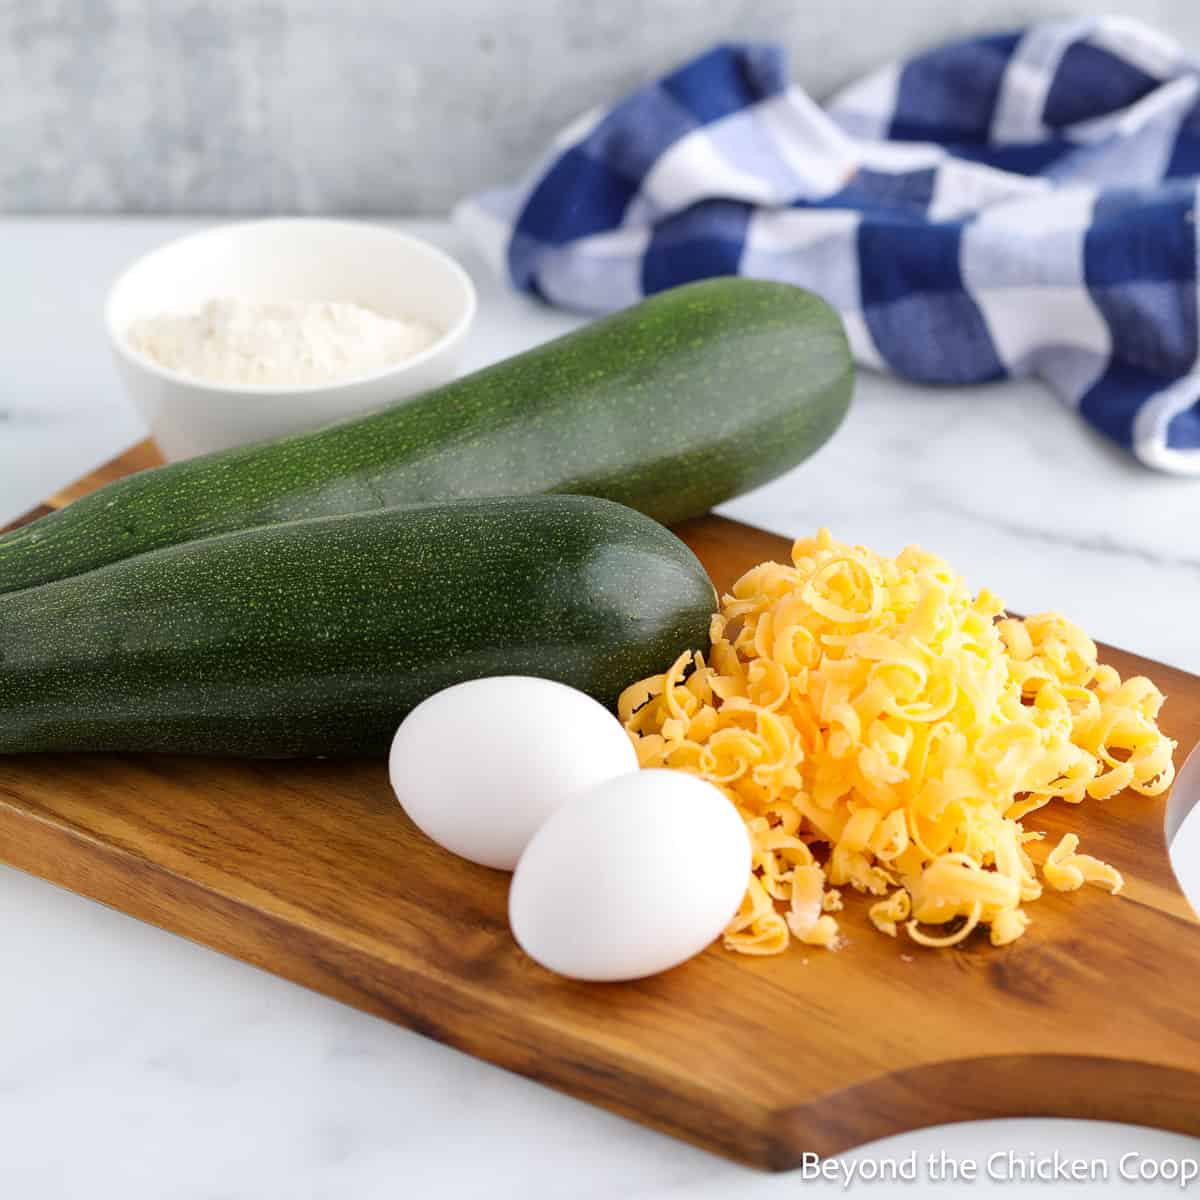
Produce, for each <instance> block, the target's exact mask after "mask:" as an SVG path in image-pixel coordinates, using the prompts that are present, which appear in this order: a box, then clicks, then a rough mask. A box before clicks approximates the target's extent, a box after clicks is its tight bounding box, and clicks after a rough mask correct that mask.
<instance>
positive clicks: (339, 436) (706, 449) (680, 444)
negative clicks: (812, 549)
mask: <svg viewBox="0 0 1200 1200" xmlns="http://www.w3.org/2000/svg"><path fill="white" fill-rule="evenodd" d="M852 371H853V368H852V365H851V361H850V355H849V352H848V350H847V345H846V338H845V334H844V332H843V330H842V325H841V321H840V320H839V318H838V316H837V313H836V312H834V310H833V309H832V308H830V307H829V305H828V304H826V303H825V302H824V301H823V300H821V299H820V298H819V297H817V296H814V295H813V294H812V293H810V292H806V291H803V290H801V289H800V288H796V287H791V286H790V285H788V284H783V283H769V282H765V281H761V280H750V279H739V278H726V279H713V280H707V281H704V282H701V283H694V284H689V285H687V286H685V287H680V288H676V289H674V290H672V291H669V292H663V293H661V294H659V295H657V296H654V297H652V298H651V299H648V300H645V301H643V302H642V303H641V304H637V305H635V306H634V307H632V308H629V309H626V310H625V311H623V312H620V313H617V314H615V315H614V316H611V317H607V318H605V319H603V320H600V321H596V322H595V323H593V324H591V325H588V326H586V327H585V328H583V329H581V330H579V331H577V332H575V333H572V334H568V335H567V336H566V337H564V338H560V339H558V340H557V341H554V342H550V343H548V344H547V345H544V346H541V347H539V348H537V349H534V350H530V351H528V352H527V353H525V354H519V355H517V356H516V357H514V358H510V359H508V360H506V361H504V362H501V363H498V364H496V365H495V366H492V367H488V368H487V369H486V370H483V371H479V372H477V373H476V374H474V375H470V376H467V377H465V378H463V379H460V380H458V381H456V382H454V383H451V384H449V385H447V386H445V387H441V388H437V389H435V390H434V391H431V392H427V393H425V394H424V395H423V396H420V397H418V398H416V399H415V400H411V401H408V402H406V403H404V404H401V405H398V406H396V407H393V408H388V409H385V410H383V411H381V412H378V413H374V414H372V415H370V416H367V417H363V418H357V419H355V420H352V421H348V422H342V423H339V424H337V425H333V426H329V427H327V428H325V429H323V430H318V431H316V432H313V433H307V434H300V435H293V436H290V437H286V438H282V439H279V440H276V441H271V442H263V443H259V444H257V445H254V446H246V447H239V448H237V449H234V450H228V451H223V452H221V453H218V454H213V455H209V456H206V457H204V458H199V459H193V460H191V461H189V462H182V463H175V464H172V465H170V466H166V467H159V468H156V469H154V470H151V471H145V472H142V473H140V474H138V475H133V476H130V477H129V478H126V479H122V480H119V481H118V482H116V483H113V484H110V485H109V486H108V487H105V488H102V489H100V490H99V491H98V492H94V493H93V494H92V495H90V496H87V497H85V498H83V499H81V500H77V501H76V502H75V503H74V504H72V505H70V506H69V507H67V508H66V509H64V510H63V511H62V512H59V513H54V514H51V515H49V516H46V517H43V518H42V519H41V520H39V521H35V522H34V523H32V524H30V525H27V526H25V527H24V528H22V529H18V530H15V531H14V532H12V533H10V534H7V535H5V536H2V537H0V592H8V591H16V590H18V589H20V588H25V587H31V586H34V585H36V584H40V583H45V582H47V581H49V580H53V579H62V578H66V577H68V576H71V575H78V574H80V573H81V572H84V571H88V570H91V569H93V568H95V567H99V566H103V565H104V564H106V563H110V562H115V561H117V560H119V559H123V558H127V557H129V556H131V555H134V554H140V553H144V552H146V551H149V550H156V549H158V548H160V547H163V546H168V545H174V544H177V543H180V542H186V541H191V540H194V539H196V538H202V537H209V536H212V535H214V534H219V533H226V532H229V531H231V530H235V529H246V528H250V527H252V526H255V525H264V524H273V523H277V522H282V521H292V520H297V519H303V518H308V517H317V516H328V515H331V514H334V513H347V512H360V511H365V510H369V509H376V508H383V507H389V506H392V505H397V504H410V503H421V502H425V501H428V500H441V499H451V498H455V497H473V496H501V495H533V494H537V493H549V492H572V493H579V494H583V495H591V496H601V497H605V498H607V499H610V500H616V501H619V502H621V503H623V504H627V505H629V506H630V507H632V508H636V509H638V510H639V511H641V512H643V513H646V514H647V515H649V516H652V517H654V518H656V519H657V520H659V521H662V522H664V523H666V524H673V523H674V522H677V521H680V520H683V519H684V518H686V517H692V516H696V515H698V514H700V513H703V512H707V511H708V509H709V508H711V507H712V506H713V505H715V504H719V503H720V502H721V501H723V500H728V499H729V498H730V497H732V496H736V495H738V494H740V493H741V492H745V491H748V490H749V489H751V488H753V487H756V486H758V485H759V484H761V483H765V482H766V481H767V480H769V479H772V478H774V477H775V476H776V475H779V474H781V473H782V472H784V471H786V470H788V469H789V468H791V467H793V466H795V465H796V464H797V463H798V462H800V461H801V460H802V459H804V458H807V457H808V456H809V455H810V454H811V453H812V452H813V451H814V450H816V449H817V448H818V447H820V446H821V445H822V444H823V443H824V442H825V441H826V440H827V439H828V438H829V437H830V435H831V434H832V433H833V431H834V430H835V429H836V428H837V426H838V424H839V422H840V421H841V419H842V416H843V414H844V413H845V411H846V406H847V404H848V402H849V396H850V390H851V384H852Z"/></svg>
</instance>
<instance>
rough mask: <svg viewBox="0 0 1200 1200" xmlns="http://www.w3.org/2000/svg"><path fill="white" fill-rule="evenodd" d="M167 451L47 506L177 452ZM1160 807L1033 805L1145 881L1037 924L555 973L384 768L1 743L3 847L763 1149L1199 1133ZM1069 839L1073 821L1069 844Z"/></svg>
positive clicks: (519, 1060)
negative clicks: (630, 970)
mask: <svg viewBox="0 0 1200 1200" xmlns="http://www.w3.org/2000/svg"><path fill="white" fill-rule="evenodd" d="M154 461H155V456H154V451H153V448H152V447H149V446H146V445H143V446H141V447H137V448H135V450H134V451H132V452H131V453H130V454H128V455H126V456H124V457H123V458H122V459H120V460H118V461H117V462H116V463H115V464H112V465H110V467H108V468H106V469H105V470H104V471H102V472H100V473H98V474H97V475H96V476H95V477H93V478H92V479H89V480H87V481H84V482H83V483H81V484H80V485H79V486H78V487H76V488H73V489H70V490H69V491H68V492H67V493H64V494H63V495H62V496H59V497H55V498H53V499H52V500H50V501H49V502H48V505H49V506H50V507H57V506H59V505H61V504H62V503H65V502H66V501H67V500H68V499H70V498H71V497H73V496H75V495H79V494H81V493H82V492H84V491H86V490H88V488H89V487H90V486H95V485H96V484H97V483H99V482H102V481H103V480H106V479H110V478H113V477H115V476H116V475H120V474H123V473H126V472H128V471H129V470H134V469H139V468H141V467H144V466H149V465H152V463H153V462H154ZM680 533H681V534H682V535H683V537H684V538H685V540H687V541H688V542H689V544H690V545H691V546H692V547H693V548H694V549H695V550H696V552H697V553H698V554H699V556H700V558H701V559H702V560H703V561H704V563H705V564H706V565H707V567H708V569H709V570H710V572H711V573H712V575H713V578H714V581H715V582H716V583H717V585H718V587H722V588H723V587H725V586H727V585H728V584H729V583H730V582H731V581H732V579H733V578H735V577H736V575H737V574H739V573H740V572H741V571H742V570H744V569H745V568H746V567H748V566H750V565H751V564H753V563H755V562H758V561H761V560H763V559H766V558H771V557H779V556H781V555H785V554H786V553H787V549H788V547H787V543H786V542H785V541H784V540H783V539H781V538H778V537H775V536H774V535H772V534H768V533H765V532H763V531H762V530H756V529H751V528H748V527H746V526H742V525H738V524H735V523H733V522H730V521H726V520H721V519H719V518H713V517H710V518H705V519H703V520H699V521H694V522H690V523H689V524H688V525H686V526H684V527H683V528H681V530H680ZM1103 654H1104V657H1105V658H1106V660H1108V661H1110V662H1112V663H1113V664H1114V665H1115V666H1116V667H1117V668H1118V669H1119V670H1120V671H1121V672H1122V673H1123V674H1127V673H1138V672H1141V673H1145V674H1149V675H1151V676H1152V677H1153V678H1154V679H1155V680H1156V681H1157V682H1158V683H1159V685H1160V686H1161V687H1162V688H1163V690H1164V691H1165V692H1166V693H1167V696H1168V701H1167V705H1166V707H1165V709H1164V719H1163V724H1164V726H1165V727H1166V728H1167V730H1168V731H1169V732H1170V733H1171V734H1172V735H1173V736H1174V737H1176V738H1178V739H1179V741H1180V756H1179V761H1180V762H1182V761H1183V759H1184V757H1185V756H1186V754H1187V753H1188V752H1189V751H1190V750H1191V749H1192V748H1193V746H1195V745H1196V743H1197V741H1198V740H1200V679H1197V678H1196V677H1194V676H1191V675H1189V674H1187V673H1185V672H1183V671H1179V670H1175V669H1173V668H1171V667H1166V666H1162V665H1161V664H1158V663H1152V662H1147V661H1145V660H1143V659H1139V658H1137V657H1135V656H1133V655H1130V654H1127V653H1124V652H1122V651H1119V650H1112V649H1107V648H1105V649H1104V650H1103ZM1163 816H1164V804H1163V801H1162V799H1161V798H1160V799H1158V800H1146V799H1143V798H1141V797H1138V796H1135V795H1132V794H1125V795H1121V796H1118V797H1116V798H1115V799H1113V800H1110V801H1108V802H1106V803H1102V804H1101V803H1089V804H1086V805H1084V806H1082V807H1080V808H1069V809H1068V808H1067V807H1066V806H1061V805H1060V806H1057V807H1055V808H1052V809H1050V810H1042V811H1041V812H1039V813H1037V814H1035V815H1034V816H1033V817H1031V818H1029V820H1028V824H1029V825H1030V826H1031V827H1035V828H1042V829H1045V830H1047V832H1048V833H1049V835H1050V839H1053V838H1056V837H1057V836H1058V835H1059V834H1061V833H1062V832H1065V831H1067V830H1068V829H1075V830H1077V831H1078V832H1079V833H1080V834H1081V836H1082V839H1083V848H1084V849H1085V850H1087V851H1088V852H1090V853H1092V854H1096V855H1099V856H1100V857H1101V858H1103V859H1105V860H1107V861H1109V862H1111V863H1113V864H1114V865H1116V866H1117V867H1118V868H1120V870H1121V871H1122V872H1123V873H1124V875H1125V878H1126V881H1127V887H1126V892H1125V894H1124V895H1123V896H1121V897H1119V898H1117V899H1113V898H1111V897H1109V896H1107V895H1105V894H1104V893H1103V892H1101V891H1099V890H1097V889H1085V890H1084V891H1081V892H1076V893H1071V894H1066V895H1064V894H1059V893H1049V894H1047V895H1046V897H1045V898H1044V899H1042V900H1040V901H1039V902H1038V903H1036V904H1033V905H1031V906H1030V907H1029V912H1030V915H1031V916H1032V917H1033V924H1032V925H1031V927H1030V930H1029V932H1028V934H1027V935H1026V936H1025V937H1024V938H1022V939H1021V940H1020V941H1019V942H1017V943H1015V944H1014V945H1012V946H1010V947H1007V948H1005V949H1002V950H996V949H993V948H992V947H991V946H989V945H988V943H987V941H986V938H984V937H979V936H976V937H973V938H972V939H971V940H969V941H968V942H967V943H966V944H965V945H963V946H962V947H959V948H955V949H952V950H941V951H931V950H923V949H921V948H920V947H917V946H915V945H914V944H912V943H910V942H908V941H907V940H906V939H903V938H901V939H900V940H897V941H892V940H891V939H888V938H886V937H883V936H881V935H879V934H877V933H876V932H875V931H874V930H873V929H872V928H871V927H870V925H869V924H868V922H867V920H866V912H865V904H864V903H862V902H859V901H858V899H857V898H856V897H853V896H851V897H850V898H849V900H848V903H847V911H846V912H845V913H844V914H843V920H842V927H843V930H844V932H845V933H846V935H847V936H848V938H849V942H850V944H849V945H848V946H846V947H845V948H844V949H843V950H841V951H839V952H837V953H828V952H822V951H819V950H807V949H794V950H792V951H790V952H789V953H787V954H785V955H783V956H781V957H779V958H773V959H749V958H742V957H737V956H734V955H731V954H728V953H726V952H724V951H723V950H721V949H720V948H718V947H715V946H714V947H713V948H711V949H710V950H708V951H707V952H706V953H704V954H703V955H701V956H700V957H699V958H697V959H695V960H693V961H692V962H690V963H687V964H686V965H684V966H682V967H679V968H677V969H675V970H673V971H669V972H667V973H666V974H664V975H661V976H658V977H657V978H654V979H648V980H644V981H641V982H638V983H633V984H582V983H574V982H571V981H569V980H564V979H559V978H556V977H555V976H553V975H551V974H549V973H548V972H546V971H544V970H542V969H541V968H539V967H537V966H536V965H535V964H534V963H532V962H531V961H530V960H529V959H527V958H526V957H525V956H524V955H523V954H522V953H521V952H520V951H519V950H518V948H517V947H516V945H515V944H514V942H513V940H512V938H511V937H510V935H509V932H508V927H507V924H506V920H505V900H506V891H507V885H508V877H507V876H506V875H503V874H501V873H499V872H496V871H489V870H487V869H485V868H482V867H476V866H473V865H472V864H470V863H466V862H463V861H462V860H460V859H457V858H454V857H452V856H451V855H449V854H447V853H445V852H444V851H442V850H440V849H438V847H436V846H434V845H432V844H431V843H430V842H428V841H427V840H426V839H425V838H424V837H422V835H421V834H419V833H418V832H417V831H416V830H415V828H414V827H413V826H412V825H411V824H410V823H409V822H408V820H407V819H406V818H405V816H404V815H403V813H402V812H401V811H400V809H399V808H398V806H397V805H396V803H395V801H394V800H393V798H392V795H391V792H390V789H389V787H388V783H387V778H386V773H385V770H384V767H383V765H382V764H367V763H358V764H345V763H332V762H292V763H255V762H236V761H225V760H200V759H185V758H165V757H158V758H154V757H144V758H135V757H119V756H109V757H104V756H56V757H49V756H46V757H37V756H29V757H13V758H8V759H0V857H2V858H3V859H4V860H6V861H8V862H10V863H12V864H15V865H16V866H18V867H21V868H23V869H25V870H27V871H31V872H33V873H35V874H37V875H41V876H43V877H44V878H46V879H49V880H52V881H53V882H55V883H58V884H61V885H62V886H64V887H68V888H70V889H72V890H74V891H76V892H80V893H82V894H83V895H86V896H91V897H93V898H95V899H97V900H100V901H103V902H104V903H106V904H110V905H113V906H115V907H117V908H120V909H122V910H124V911H125V912H128V913H131V914H133V915H134V916H137V917H140V918H142V919H143V920H147V921H151V922H153V923H154V924H156V925H160V926H162V927H164V928H166V929H170V930H174V931H175V932H177V933H180V934H183V935H184V936H186V937H190V938H193V939H195V940H197V941H200V942H203V943H205V944H206V945H209V946H213V947H215V948H217V949H219V950H223V951H225V952H226V953H229V954H232V955H236V956H237V957H239V958H242V959H245V960H246V961H248V962H251V963H254V964H256V965H257V966H260V967H262V968H264V969H265V970H269V971H272V972H274V973H275V974H277V975H282V976H284V977H285V978H287V979H291V980H294V981H296V982H297V983H301V984H304V985H305V986H308V987H311V988H315V989H316V990H318V991H320V992H324V993H326V994H327V995H330V996H333V997H336V998H337V999H339V1000H343V1001H345V1002H346V1003H348V1004H353V1005H356V1006H358V1007H359V1008H362V1009H365V1010H367V1011H368V1012H372V1013H376V1014H378V1015H379V1016H382V1017H386V1018H388V1019H390V1020H393V1021H397V1022H399V1023H400V1024H403V1025H406V1026H408V1027H410V1028H412V1029H416V1030H418V1031H419V1032H421V1033H424V1034H426V1035H428V1036H429V1037H433V1038H436V1039H438V1040H439V1041H443V1042H447V1043H449V1044H451V1045H454V1046H457V1047H459V1048H460V1049H462V1050H466V1051H468V1052H469V1053H471V1054H475V1055H478V1056H479V1057H480V1058H484V1059H487V1060H489V1061H491V1062H494V1063H499V1064H500V1065H502V1066H505V1067H508V1068H510V1069H512V1070H514V1071H518V1072H520V1073H521V1074H524V1075H528V1076H530V1077H532V1078H534V1079H538V1080H541V1081H543V1082H544V1083H547V1084H550V1085H552V1086H554V1087H558V1088H561V1089H562V1090H564V1091H567V1092H570V1093H571V1094H573V1095H575V1096H579V1097H581V1098H583V1099H586V1100H590V1101H592V1102H594V1103H597V1104H601V1105H604V1106H605V1107H607V1108H609V1109H613V1110H615V1111H617V1112H620V1113H623V1114H625V1115H626V1116H628V1117H631V1118H633V1119H635V1120H638V1121H642V1122H644V1123H646V1124H649V1125H652V1126H655V1127H657V1128H659V1129H662V1130H665V1131H667V1132H669V1133H672V1134H675V1135H677V1136H679V1137H681V1138H686V1139H687V1140H689V1141H692V1142H695V1143H698V1144H699V1145H702V1146H705V1147H707V1148H709V1149H710V1150H713V1151H716V1152H718V1153H721V1154H725V1155H728V1156H730V1157H733V1158H736V1159H740V1160H742V1161H745V1162H748V1163H752V1164H755V1165H757V1166H760V1167H766V1168H772V1169H784V1168H788V1167H791V1166H794V1165H795V1164H796V1163H797V1162H798V1161H799V1158H800V1156H801V1154H802V1153H804V1152H805V1151H816V1152H818V1153H820V1154H832V1153H836V1152H838V1151H841V1150H844V1149H846V1148H848V1147H851V1146H854V1145H857V1144H859V1143H861V1142H864V1141H868V1140H871V1139H874V1138H878V1137H883V1136H885V1135H888V1134H893V1133H898V1132H900V1131H903V1130H906V1129H913V1128H917V1127H920V1126H924V1125H931V1124H936V1123H942V1122H948V1121H958V1120H968V1119H972V1118H978V1117H996V1116H1015V1115H1046V1116H1064V1117H1066V1116H1070V1117H1094V1118H1102V1119H1110V1120H1121V1121H1129V1122H1134V1123H1139V1124H1147V1125H1157V1126H1161V1127H1163V1128H1166V1129H1174V1130H1179V1131H1182V1132H1188V1133H1192V1134H1200V924H1198V923H1197V921H1196V918H1195V916H1194V915H1193V913H1192V911H1191V909H1190V908H1189V906H1188V904H1187V901H1186V900H1185V899H1184V897H1183V895H1182V893H1181V892H1180V889H1179V887H1178V884H1177V883H1176V880H1175V878H1174V876H1173V874H1172V871H1171V867H1170V863H1169V859H1168V855H1167V848H1166V838H1165V835H1164V831H1163ZM1050 839H1048V840H1050Z"/></svg>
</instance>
